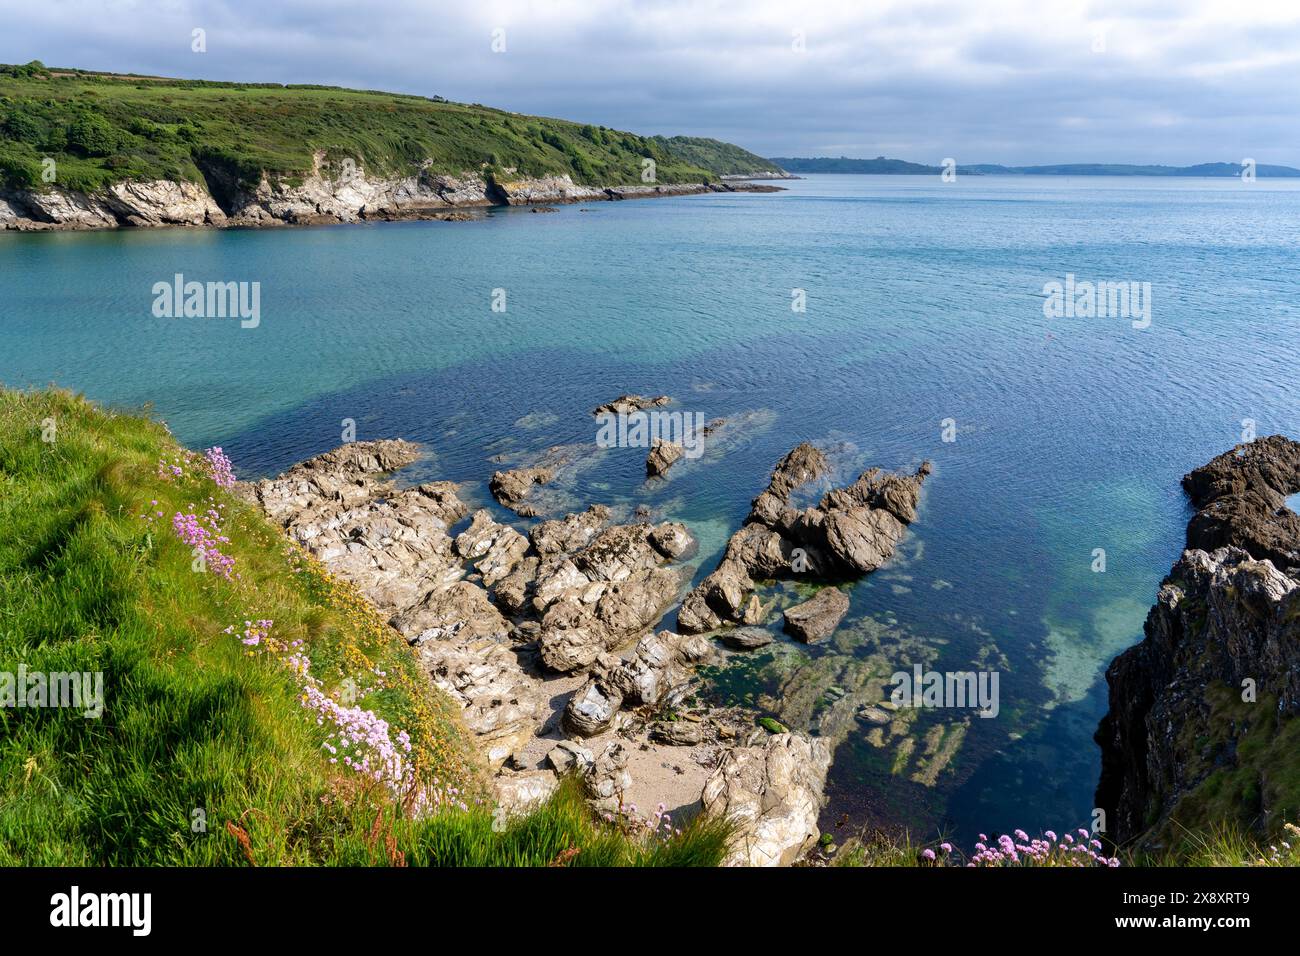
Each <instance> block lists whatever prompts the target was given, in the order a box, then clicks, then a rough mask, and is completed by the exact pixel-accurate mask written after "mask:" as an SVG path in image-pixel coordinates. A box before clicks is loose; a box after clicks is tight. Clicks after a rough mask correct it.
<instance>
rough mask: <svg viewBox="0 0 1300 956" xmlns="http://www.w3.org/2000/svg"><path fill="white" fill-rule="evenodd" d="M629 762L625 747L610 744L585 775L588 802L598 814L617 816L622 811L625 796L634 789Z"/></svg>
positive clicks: (584, 781)
mask: <svg viewBox="0 0 1300 956" xmlns="http://www.w3.org/2000/svg"><path fill="white" fill-rule="evenodd" d="M627 760H628V755H627V751H626V750H624V749H623V745H622V744H620V743H617V742H614V743H610V744H609V745H607V746H606V747H605V749H604V750H603V751H601V753H600V755H599V756H597V757H596V760H595V761H594V762H593V763H592V765H591V766H590V767H588V768H587V771H586V773H585V774H584V775H583V778H582V779H583V785H584V786H585V788H586V791H587V798H588V802H589V803H590V804H591V806H592V809H594V810H595V811H596V812H597V813H611V814H616V813H618V812H619V811H620V810H621V809H622V807H623V795H624V794H625V793H627V791H628V790H630V789H631V787H632V774H631V773H629V772H628V769H627Z"/></svg>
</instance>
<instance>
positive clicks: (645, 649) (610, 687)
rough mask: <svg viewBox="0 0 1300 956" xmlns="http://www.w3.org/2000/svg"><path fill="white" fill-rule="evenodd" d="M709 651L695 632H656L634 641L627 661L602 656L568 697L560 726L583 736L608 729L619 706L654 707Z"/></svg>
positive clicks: (683, 683)
mask: <svg viewBox="0 0 1300 956" xmlns="http://www.w3.org/2000/svg"><path fill="white" fill-rule="evenodd" d="M712 653H713V649H712V647H710V646H709V642H708V641H707V640H704V639H703V638H699V637H691V636H687V635H682V634H674V633H672V632H671V631H660V632H659V633H658V634H647V635H646V636H644V637H642V638H641V639H640V640H639V641H637V645H636V648H635V650H634V651H633V652H632V655H631V656H630V657H629V658H628V659H627V660H625V661H624V660H618V659H613V660H609V661H602V664H601V666H600V667H599V668H598V669H596V670H595V671H593V672H592V674H591V676H590V677H588V679H587V681H586V683H584V684H583V685H582V687H581V688H579V689H578V691H577V692H576V693H575V694H574V695H573V696H572V697H571V698H570V699H569V702H568V704H566V705H565V709H564V725H565V727H566V728H568V729H569V730H570V731H571V732H573V733H575V734H578V735H579V736H583V737H590V736H594V735H595V734H598V733H602V732H604V731H605V730H608V729H609V727H610V726H611V724H612V723H613V721H614V718H615V716H616V714H617V713H618V710H619V708H621V707H623V706H632V707H637V706H642V707H655V706H657V705H659V704H660V703H661V702H663V701H664V700H665V699H667V698H668V697H669V695H670V694H671V693H673V691H675V690H678V689H679V688H683V687H685V686H686V685H687V683H688V682H689V681H690V678H691V673H692V668H694V667H695V666H697V665H699V664H701V663H703V662H704V661H706V660H708V659H709V658H710V657H711V656H712Z"/></svg>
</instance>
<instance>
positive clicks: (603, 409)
mask: <svg viewBox="0 0 1300 956" xmlns="http://www.w3.org/2000/svg"><path fill="white" fill-rule="evenodd" d="M671 401H672V399H671V398H669V397H668V396H667V395H659V396H657V397H655V398H645V397H643V396H641V395H620V396H619V397H618V398H616V399H614V400H613V401H612V402H606V403H605V404H604V405H598V406H597V407H596V408H594V409H592V411H591V414H593V415H596V416H600V415H630V414H632V413H633V412H640V411H644V410H645V409H647V408H658V407H660V406H662V405H667V404H668V403H670V402H671Z"/></svg>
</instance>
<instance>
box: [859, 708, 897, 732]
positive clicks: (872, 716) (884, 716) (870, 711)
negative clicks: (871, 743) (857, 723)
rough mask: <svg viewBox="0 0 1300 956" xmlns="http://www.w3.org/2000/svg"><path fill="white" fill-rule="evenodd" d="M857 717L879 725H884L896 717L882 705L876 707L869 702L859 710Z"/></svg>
mask: <svg viewBox="0 0 1300 956" xmlns="http://www.w3.org/2000/svg"><path fill="white" fill-rule="evenodd" d="M857 717H858V719H859V720H865V721H866V722H867V723H869V724H875V725H876V726H877V727H883V726H885V725H887V724H888V723H889V722H890V721H891V720H893V719H894V718H893V717H892V716H891V715H890V713H889V711H887V710H884V709H882V708H880V707H874V706H872V705H871V704H867V705H866V706H864V707H863V708H862V709H861V710H859V711H858V713H857Z"/></svg>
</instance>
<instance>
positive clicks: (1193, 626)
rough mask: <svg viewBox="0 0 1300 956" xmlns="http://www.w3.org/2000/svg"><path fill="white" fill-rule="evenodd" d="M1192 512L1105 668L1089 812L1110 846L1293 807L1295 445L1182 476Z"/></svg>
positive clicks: (1298, 700) (1298, 454) (1154, 844)
mask: <svg viewBox="0 0 1300 956" xmlns="http://www.w3.org/2000/svg"><path fill="white" fill-rule="evenodd" d="M1183 488H1184V489H1185V490H1186V492H1187V494H1188V496H1189V497H1190V498H1191V501H1192V504H1193V506H1194V507H1195V508H1196V509H1197V512H1196V515H1195V517H1193V518H1192V520H1191V522H1190V523H1189V524H1188V527H1187V549H1186V550H1185V551H1184V552H1183V554H1182V556H1181V557H1180V558H1179V559H1178V561H1177V562H1176V563H1175V564H1174V566H1173V569H1172V570H1171V571H1170V573H1169V576H1168V577H1167V578H1166V579H1165V580H1164V582H1163V583H1162V584H1161V586H1160V591H1159V594H1158V596H1157V600H1156V603H1155V606H1154V607H1152V609H1151V611H1150V613H1149V614H1148V615H1147V620H1146V625H1145V637H1144V639H1143V640H1142V641H1141V643H1139V644H1137V645H1136V646H1134V647H1132V648H1130V649H1129V650H1127V651H1125V652H1124V653H1123V654H1121V655H1120V656H1119V657H1117V658H1116V659H1115V660H1114V661H1113V662H1112V663H1111V665H1110V668H1109V669H1108V670H1107V672H1106V680H1107V682H1108V684H1109V687H1110V709H1109V712H1108V713H1107V714H1106V716H1105V718H1104V719H1103V720H1102V722H1101V726H1100V727H1099V729H1098V731H1097V735H1096V740H1097V742H1098V743H1099V744H1100V745H1101V750H1102V772H1101V780H1100V783H1099V785H1098V788H1097V806H1098V807H1099V808H1101V809H1102V810H1104V811H1105V812H1106V824H1107V832H1108V834H1109V835H1110V837H1111V838H1112V839H1114V840H1116V841H1117V842H1119V843H1135V844H1137V845H1139V846H1142V847H1144V848H1147V849H1157V848H1160V849H1169V848H1173V847H1174V846H1175V845H1176V844H1177V843H1178V841H1179V840H1180V834H1182V833H1183V832H1184V830H1183V828H1184V827H1186V828H1189V829H1194V828H1196V827H1198V826H1205V825H1214V824H1219V823H1225V822H1226V823H1228V824H1230V825H1234V826H1237V827H1240V828H1242V829H1244V830H1249V831H1254V832H1256V833H1257V834H1261V835H1263V834H1269V833H1272V832H1274V831H1275V830H1276V829H1277V828H1279V827H1280V826H1281V825H1282V824H1283V823H1284V822H1286V821H1288V820H1290V821H1294V820H1295V818H1296V817H1297V815H1300V749H1298V748H1297V744H1300V730H1298V729H1297V728H1300V722H1297V721H1296V720H1295V719H1294V718H1295V716H1296V713H1297V711H1300V586H1298V585H1300V516H1298V515H1296V514H1295V513H1293V512H1292V511H1291V510H1289V509H1288V508H1287V506H1286V498H1287V496H1288V495H1291V494H1294V493H1296V492H1297V491H1300V443H1296V442H1293V441H1291V440H1289V439H1287V438H1284V437H1282V436H1280V435H1275V436H1272V437H1270V438H1261V439H1258V440H1256V441H1254V442H1251V443H1249V444H1244V445H1239V446H1237V447H1236V448H1234V449H1233V450H1232V451H1229V452H1226V453H1224V454H1222V455H1220V456H1219V457H1217V458H1215V459H1214V460H1213V461H1211V462H1210V463H1209V464H1207V465H1205V466H1203V467H1201V468H1198V469H1196V470H1195V471H1193V472H1191V473H1190V474H1188V475H1186V476H1185V477H1184V478H1183Z"/></svg>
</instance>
